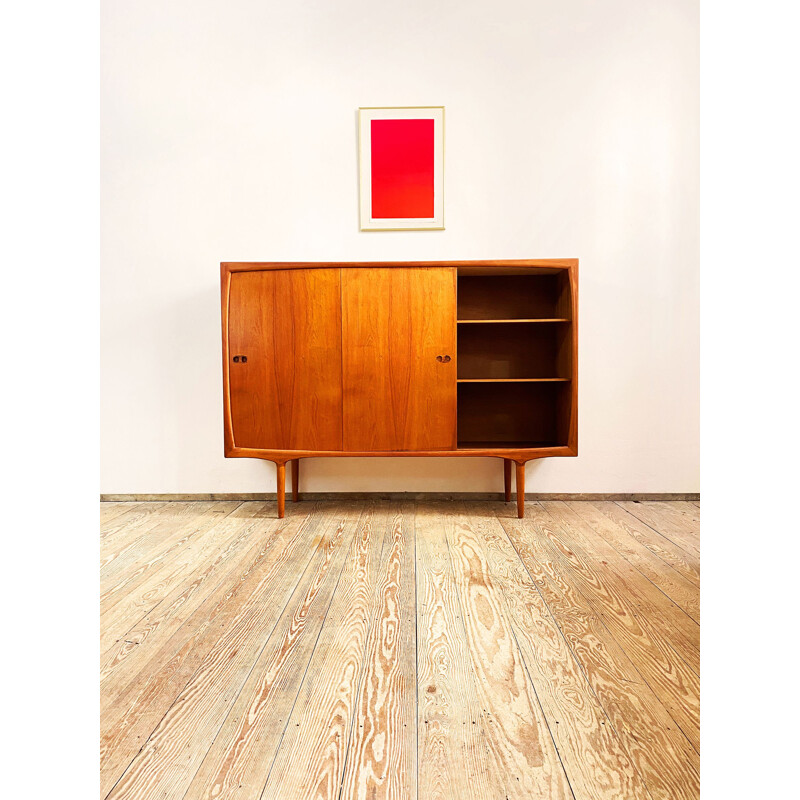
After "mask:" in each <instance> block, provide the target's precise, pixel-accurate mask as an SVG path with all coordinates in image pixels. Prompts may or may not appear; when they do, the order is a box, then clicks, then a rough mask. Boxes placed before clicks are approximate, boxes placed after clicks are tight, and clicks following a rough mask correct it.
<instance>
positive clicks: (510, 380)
mask: <svg viewBox="0 0 800 800" xmlns="http://www.w3.org/2000/svg"><path fill="white" fill-rule="evenodd" d="M569 380H571V379H570V378H458V380H457V381H456V382H457V383H549V382H557V381H569Z"/></svg>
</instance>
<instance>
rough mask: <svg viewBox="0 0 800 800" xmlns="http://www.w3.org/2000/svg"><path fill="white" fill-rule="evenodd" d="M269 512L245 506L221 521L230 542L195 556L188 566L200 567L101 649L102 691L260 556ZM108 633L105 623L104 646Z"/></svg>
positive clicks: (255, 505) (258, 505)
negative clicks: (235, 571)
mask: <svg viewBox="0 0 800 800" xmlns="http://www.w3.org/2000/svg"><path fill="white" fill-rule="evenodd" d="M265 513H266V512H265V505H264V503H243V504H242V506H241V507H240V508H239V509H237V510H236V511H234V512H233V514H231V515H229V516H228V517H226V518H225V519H224V520H223V521H222V522H220V523H219V526H224V527H226V528H229V529H230V531H231V536H230V537H229V538H228V539H227V541H226V542H225V543H222V542H220V541H215V543H214V545H213V546H214V547H216V552H215V553H210V554H208V555H207V557H206V558H204V559H203V560H202V561H200V562H199V563H198V562H197V560H196V559H195V558H194V553H192V558H191V560H190V562H189V563H190V564H192V565H193V566H194V567H195V569H194V570H186V571H185V572H184V573H183V574H182V575H180V576H178V577H176V578H174V579H173V580H172V581H171V585H170V589H171V591H170V592H169V593H168V594H167V595H166V596H165V597H164V598H163V599H162V600H161V601H160V602H159V603H157V604H156V605H155V606H154V607H153V608H151V609H150V610H149V611H148V612H147V613H146V614H144V615H143V616H140V617H139V618H138V619H136V621H135V622H134V623H133V624H132V625H131V626H130V627H129V628H128V629H127V630H125V631H124V633H122V635H120V636H119V638H117V639H115V640H114V642H113V644H112V645H111V646H110V647H108V648H107V649H106V650H103V649H102V647H101V653H102V656H101V661H100V680H101V689H104V688H106V687H107V686H111V685H113V682H115V681H116V680H117V675H118V674H119V670H120V667H121V665H122V663H123V662H124V661H127V660H129V659H130V660H131V661H132V664H131V665H130V666H134V665H135V664H137V663H142V660H143V659H145V660H146V659H147V658H149V656H150V655H151V654H152V653H153V652H154V648H157V647H159V646H161V645H162V644H163V643H164V642H166V641H167V640H168V639H169V637H170V636H171V635H173V634H174V633H175V632H176V631H177V630H178V629H179V628H180V627H181V625H183V623H184V621H185V620H186V619H189V618H190V617H191V615H192V614H193V613H194V611H196V610H197V608H199V607H200V605H202V603H203V602H204V601H205V600H206V598H208V597H209V596H210V594H211V593H212V592H213V591H214V590H215V588H216V587H217V585H218V584H217V581H218V580H219V579H220V578H223V577H224V576H225V575H226V571H227V570H230V569H236V568H237V567H238V566H239V565H240V564H242V563H244V562H245V561H246V563H251V562H252V561H254V560H255V559H256V558H257V556H258V554H259V551H261V550H262V548H263V546H264V542H263V540H262V536H263V534H264V533H265V532H266V531H269V530H270V528H271V526H272V519H271V516H272V515H271V514H270V519H269V522H268V523H267V525H266V526H265V525H264V515H265ZM108 632H109V627H108V625H107V624H106V623H101V642H102V641H103V639H104V638H105V636H106V635H107V633H108ZM112 675H113V678H112Z"/></svg>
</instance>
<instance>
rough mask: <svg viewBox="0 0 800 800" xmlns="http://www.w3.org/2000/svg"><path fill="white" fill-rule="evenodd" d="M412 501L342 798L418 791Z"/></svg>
mask: <svg viewBox="0 0 800 800" xmlns="http://www.w3.org/2000/svg"><path fill="white" fill-rule="evenodd" d="M412 508H413V504H411V503H404V504H403V505H402V506H401V508H400V513H399V514H397V515H395V516H394V517H393V519H392V520H391V530H390V532H389V536H388V537H387V541H386V543H385V546H384V548H383V554H382V558H381V567H380V571H379V574H378V592H377V594H378V602H377V608H376V614H375V618H374V620H373V622H372V628H371V629H370V632H369V636H368V638H367V643H366V658H365V662H364V671H363V674H362V676H361V682H360V687H359V692H358V697H357V699H356V706H355V713H354V715H353V721H352V726H351V734H350V740H349V744H348V748H347V759H346V761H345V768H344V775H343V776H342V790H341V794H342V796H343V797H352V798H365V800H366V798H369V800H402V799H403V798H407V797H416V795H417V704H416V701H417V697H416V694H417V693H416V667H417V664H416V660H417V652H416V636H415V631H416V586H415V577H414V576H415V570H414V562H415V554H414V538H415V537H414V526H413V515H412V514H410V513H409V511H410V510H411V509H412Z"/></svg>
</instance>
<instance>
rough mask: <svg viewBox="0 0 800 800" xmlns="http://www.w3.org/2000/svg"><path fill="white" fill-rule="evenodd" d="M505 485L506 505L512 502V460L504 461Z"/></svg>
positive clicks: (506, 459) (505, 459)
mask: <svg viewBox="0 0 800 800" xmlns="http://www.w3.org/2000/svg"><path fill="white" fill-rule="evenodd" d="M503 484H504V486H505V490H506V503H510V502H511V459H510V458H504V459H503Z"/></svg>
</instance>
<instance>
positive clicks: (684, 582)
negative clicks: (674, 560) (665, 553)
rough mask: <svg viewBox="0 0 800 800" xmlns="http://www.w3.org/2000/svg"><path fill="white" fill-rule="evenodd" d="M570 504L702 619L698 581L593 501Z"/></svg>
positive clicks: (684, 607) (680, 604)
mask: <svg viewBox="0 0 800 800" xmlns="http://www.w3.org/2000/svg"><path fill="white" fill-rule="evenodd" d="M567 505H568V506H569V508H570V509H572V510H573V511H574V512H575V513H576V514H577V515H578V516H580V517H581V518H582V519H583V520H585V522H586V523H588V525H589V526H591V529H592V531H594V532H595V533H597V534H598V535H599V536H601V537H602V539H603V540H604V541H606V542H608V544H609V545H610V546H611V547H613V549H614V550H616V551H617V552H618V553H619V554H620V555H621V556H622V557H623V558H624V559H625V560H626V561H627V562H628V563H629V564H631V565H632V566H633V567H635V568H636V569H637V570H638V571H639V572H640V573H641V574H642V575H644V577H645V578H647V579H648V580H649V581H650V582H651V583H652V584H653V586H656V587H658V589H659V590H660V591H661V592H663V593H664V594H665V595H666V596H667V597H669V598H670V600H672V602H673V603H675V605H677V606H678V607H679V608H681V609H682V610H683V611H684V612H685V613H686V614H688V615H689V617H690V618H691V619H692V620H693V621H694V622H696V623H699V622H700V591H699V587H698V586H697V584H696V583H693V582H692V581H690V580H688V579H687V578H685V577H683V575H681V574H680V572H678V571H677V570H675V569H673V568H672V567H670V566H669V565H668V562H666V561H664V560H663V559H662V558H660V557H659V556H657V555H656V554H655V553H653V552H652V551H650V550H648V548H647V547H645V546H644V545H643V544H641V542H639V541H638V540H636V539H635V538H633V537H632V536H630V535H628V533H627V532H626V531H625V530H624V529H622V528H620V526H619V525H615V524H614V523H613V522H612V521H611V520H610V519H609V518H608V517H607V516H606V515H605V514H603V513H602V512H601V511H600V510H599V509H598V508H596V507H595V506H594V505H593V504H592V503H575V502H570V503H567ZM546 507H547V506H545V508H546ZM590 541H591V542H592V543H597V540H596V539H595V537H593V536H592V537H590Z"/></svg>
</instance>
